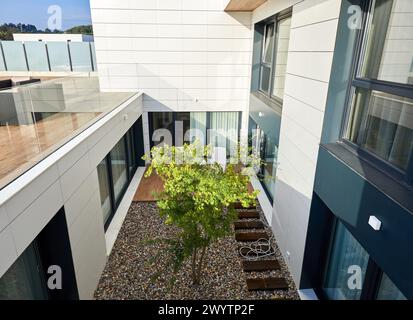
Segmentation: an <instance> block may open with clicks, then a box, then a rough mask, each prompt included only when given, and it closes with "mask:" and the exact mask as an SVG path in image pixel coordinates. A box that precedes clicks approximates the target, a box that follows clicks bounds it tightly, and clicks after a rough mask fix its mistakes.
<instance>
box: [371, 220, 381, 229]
mask: <svg viewBox="0 0 413 320" xmlns="http://www.w3.org/2000/svg"><path fill="white" fill-rule="evenodd" d="M369 225H370V226H371V227H372V228H373V229H374V230H376V231H379V230H380V228H381V221H380V220H379V219H377V217H376V216H370V218H369Z"/></svg>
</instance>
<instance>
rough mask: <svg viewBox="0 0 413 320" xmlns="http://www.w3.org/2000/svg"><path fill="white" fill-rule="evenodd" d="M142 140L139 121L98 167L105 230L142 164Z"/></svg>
mask: <svg viewBox="0 0 413 320" xmlns="http://www.w3.org/2000/svg"><path fill="white" fill-rule="evenodd" d="M141 140H142V122H141V121H140V120H138V121H137V122H136V123H135V125H134V126H133V127H132V128H131V129H130V130H129V131H128V132H127V133H126V134H125V135H124V136H123V137H122V139H120V140H119V141H118V143H117V144H116V145H115V146H114V147H113V148H112V150H111V151H110V152H109V153H108V154H107V156H106V157H105V158H104V159H103V160H102V161H101V162H100V163H99V165H98V166H97V173H98V178H99V191H100V203H101V206H102V215H103V223H104V227H105V230H106V229H107V228H108V227H109V224H110V222H111V220H112V218H113V215H114V214H115V212H116V210H117V208H118V207H119V204H120V202H121V200H122V198H123V195H124V194H125V191H126V188H127V187H128V183H129V182H130V181H131V180H132V177H133V175H134V173H135V172H136V169H137V167H138V165H140V164H141V162H140V157H142V156H143V150H141V149H142V148H141V147H140V146H139V145H138V141H140V143H141V144H143V142H142V141H141ZM139 153H141V154H139Z"/></svg>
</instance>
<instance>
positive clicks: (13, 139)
mask: <svg viewBox="0 0 413 320" xmlns="http://www.w3.org/2000/svg"><path fill="white" fill-rule="evenodd" d="M99 115H100V113H98V112H77V113H76V112H74V113H69V112H67V113H57V114H55V115H52V116H50V117H47V118H45V119H44V120H40V121H38V122H36V123H34V124H29V125H8V126H0V188H2V187H3V186H5V185H6V184H7V183H9V182H11V181H12V180H13V179H15V178H17V177H18V176H19V175H21V174H22V173H24V172H25V171H26V170H28V169H29V168H30V167H32V166H34V165H35V164H36V163H37V162H39V161H40V160H42V159H43V158H44V157H45V156H47V155H48V153H49V152H51V151H53V149H55V148H57V147H59V146H60V143H64V142H65V140H66V139H70V137H71V136H72V135H73V134H75V133H76V132H78V131H79V130H81V128H82V127H84V126H85V125H86V124H88V123H90V122H91V121H92V120H93V119H95V118H96V117H97V116H99Z"/></svg>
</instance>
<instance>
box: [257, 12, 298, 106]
mask: <svg viewBox="0 0 413 320" xmlns="http://www.w3.org/2000/svg"><path fill="white" fill-rule="evenodd" d="M291 17H292V9H291V8H288V9H285V10H283V11H281V12H279V13H277V14H276V15H274V16H271V17H270V18H267V19H265V20H263V21H261V22H259V23H258V24H259V25H262V30H263V31H262V40H261V48H260V50H261V52H260V63H259V74H258V88H257V90H256V91H255V92H256V93H258V94H259V95H263V96H264V97H265V98H267V99H270V101H271V102H273V103H275V104H276V105H277V106H279V107H280V108H281V107H282V105H283V99H280V98H279V97H277V96H275V95H273V93H272V91H273V90H272V87H273V84H274V75H275V71H276V63H277V61H276V60H277V59H276V56H277V51H276V49H277V45H278V42H277V38H278V33H279V23H280V21H283V20H285V19H288V18H291ZM270 24H274V42H273V47H272V61H271V63H270V64H268V63H265V62H263V56H264V46H265V41H266V29H267V26H268V25H270ZM263 67H266V68H270V78H269V83H268V92H266V91H263V90H261V76H262V68H263Z"/></svg>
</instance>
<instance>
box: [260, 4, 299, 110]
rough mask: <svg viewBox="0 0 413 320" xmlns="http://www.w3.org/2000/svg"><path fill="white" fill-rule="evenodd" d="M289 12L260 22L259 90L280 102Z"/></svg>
mask: <svg viewBox="0 0 413 320" xmlns="http://www.w3.org/2000/svg"><path fill="white" fill-rule="evenodd" d="M290 27H291V12H290V11H287V12H282V13H280V14H279V15H277V17H276V18H272V19H270V20H268V21H266V22H264V23H263V24H262V48H261V63H260V77H259V86H258V87H259V91H260V92H262V93H264V94H265V95H267V96H269V97H270V98H273V99H275V100H277V101H280V102H282V100H283V96H284V85H285V73H286V68H287V58H288V44H289V41H290Z"/></svg>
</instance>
